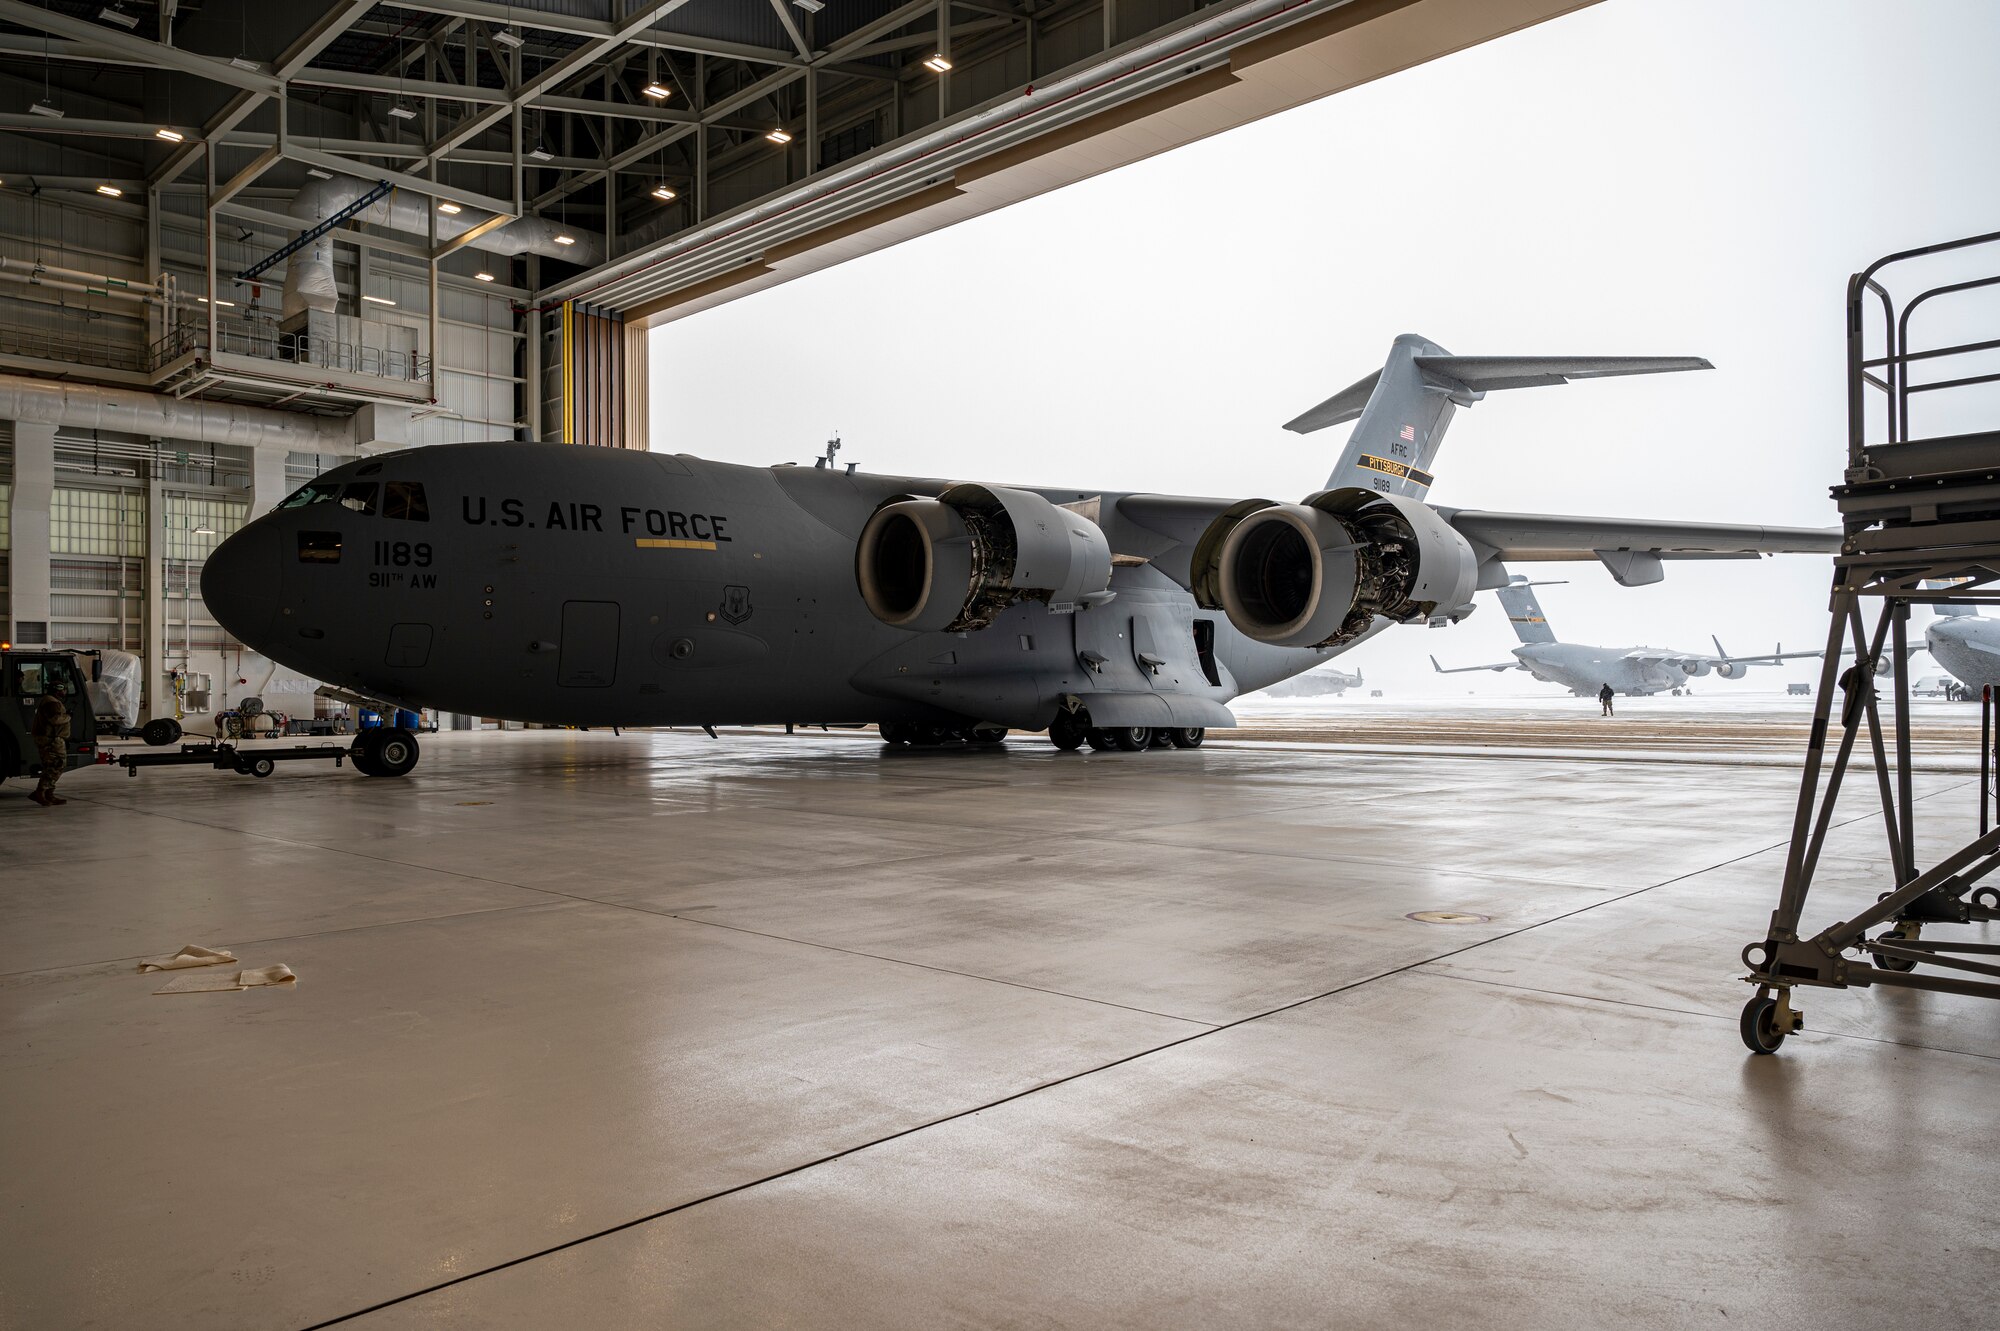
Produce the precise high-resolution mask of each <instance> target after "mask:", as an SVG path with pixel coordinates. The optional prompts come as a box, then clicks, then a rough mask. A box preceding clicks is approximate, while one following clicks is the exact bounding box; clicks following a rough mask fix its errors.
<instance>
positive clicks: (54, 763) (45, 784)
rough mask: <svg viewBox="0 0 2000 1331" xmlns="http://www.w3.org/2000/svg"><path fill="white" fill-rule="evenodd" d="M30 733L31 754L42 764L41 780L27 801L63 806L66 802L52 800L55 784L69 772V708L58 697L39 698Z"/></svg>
mask: <svg viewBox="0 0 2000 1331" xmlns="http://www.w3.org/2000/svg"><path fill="white" fill-rule="evenodd" d="M31 729H32V731H33V733H34V737H35V752H36V753H37V754H38V755H39V756H40V757H41V761H42V779H41V781H40V782H38V783H37V784H36V786H35V793H34V794H33V795H32V796H30V797H29V798H31V799H33V800H34V801H35V802H36V803H37V804H67V803H69V801H68V800H60V799H57V798H56V781H57V780H58V779H59V778H60V777H61V776H62V774H63V773H64V772H65V771H67V770H68V769H69V706H68V704H66V703H65V702H63V700H62V697H61V696H60V695H59V694H54V693H45V694H43V695H42V700H41V702H40V704H39V705H37V706H36V708H35V721H34V725H33V726H32V727H31Z"/></svg>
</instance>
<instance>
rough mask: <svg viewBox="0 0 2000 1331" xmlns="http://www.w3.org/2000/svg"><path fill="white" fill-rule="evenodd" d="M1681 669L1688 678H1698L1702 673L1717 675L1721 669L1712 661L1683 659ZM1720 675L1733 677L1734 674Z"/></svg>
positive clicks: (1720, 672)
mask: <svg viewBox="0 0 2000 1331" xmlns="http://www.w3.org/2000/svg"><path fill="white" fill-rule="evenodd" d="M1681 670H1682V671H1683V672H1684V673H1685V674H1686V675H1687V676H1688V678H1690V679H1700V678H1701V677H1702V676H1703V675H1707V674H1710V673H1714V674H1718V675H1721V674H1722V671H1721V670H1718V669H1717V668H1716V664H1715V663H1714V662H1713V661H1702V660H1690V661H1683V662H1681ZM1722 677H1723V678H1724V679H1734V678H1735V676H1734V675H1722Z"/></svg>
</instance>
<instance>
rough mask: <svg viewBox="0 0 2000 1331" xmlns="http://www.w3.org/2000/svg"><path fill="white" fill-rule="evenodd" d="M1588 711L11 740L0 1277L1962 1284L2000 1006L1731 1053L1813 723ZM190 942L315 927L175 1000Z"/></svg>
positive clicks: (1271, 1292)
mask: <svg viewBox="0 0 2000 1331" xmlns="http://www.w3.org/2000/svg"><path fill="white" fill-rule="evenodd" d="M1961 752H1962V753H1963V754H1964V756H1966V757H1970V756H1971V754H1972V753H1973V752H1974V750H1973V749H1972V747H1971V746H1970V745H1966V746H1964V747H1963V748H1962V749H1961ZM1607 756H1608V755H1602V754H1600V755H1598V756H1596V757H1593V756H1591V755H1588V754H1576V753H1570V754H1560V753H1555V754H1538V753H1534V752H1521V751H1505V750H1499V749H1477V748H1474V749H1466V750H1463V751H1461V752H1456V753H1440V752H1429V751H1423V750H1420V749H1409V750H1400V751H1399V750H1396V749H1393V748H1389V747H1382V748H1377V749H1369V748H1368V747H1366V746H1364V745H1350V746H1346V747H1341V748H1336V747H1332V746H1328V745H1324V744H1317V745H1316V744H1304V745H1283V744H1258V743H1241V742H1238V743H1231V742H1226V741H1223V740H1220V739H1218V740H1215V741H1211V743H1210V744H1209V745H1208V746H1207V747H1204V748H1202V749H1199V750H1194V751H1188V752H1181V751H1167V752H1154V753H1137V754H1124V753H1103V754H1095V753H1089V752H1087V751H1086V752H1085V753H1083V754H1058V753H1056V752H1055V751H1054V750H1053V749H1051V748H1050V747H1049V746H1048V745H1047V744H1046V743H1042V742H1039V741H1036V740H1023V739H1019V738H1017V739H1016V741H1015V742H1014V743H1012V744H1011V745H1009V746H1008V747H1007V748H1006V749H1004V750H974V751H963V752H959V751H941V752H940V751H933V752H911V751H901V752H892V751H885V750H884V749H883V748H882V747H881V746H880V745H879V744H876V743H874V742H872V741H870V740H867V739H864V738H861V737H858V736H856V737H850V736H840V735H830V736H820V735H810V736H807V735H800V736H796V737H790V738H787V737H785V736H783V735H782V734H777V733H765V734H757V733H735V734H730V733H725V735H724V737H723V739H722V740H720V741H711V740H709V739H708V738H706V737H705V736H702V735H700V734H698V733H697V734H689V733H679V732H676V733H652V734H634V733H628V734H626V735H624V736H622V737H614V736H612V735H609V734H601V733H590V734H571V733H527V734H509V735H498V734H488V735H463V736H449V735H448V736H444V737H440V738H439V739H437V740H435V741H430V742H427V749H426V752H425V755H424V759H423V765H422V766H421V767H420V768H419V770H418V771H417V772H416V773H415V774H414V775H413V776H411V777H410V778H408V779H405V780H402V781H368V780H364V779H362V778H359V777H357V776H355V775H353V774H352V773H351V772H349V771H344V770H343V771H334V770H332V769H330V768H328V769H321V768H320V765H319V764H295V765H291V766H289V767H282V768H281V769H280V771H279V773H278V775H276V776H274V777H273V778H272V779H271V780H268V781H255V780H250V779H246V778H242V777H236V776H224V775H218V774H215V773H212V772H207V771H197V770H193V769H171V770H159V771H153V772H147V773H145V774H143V775H141V776H140V777H139V778H137V779H132V780H128V779H127V778H125V777H124V776H122V775H114V774H112V773H110V772H108V771H102V770H100V771H95V772H87V773H82V774H78V775H75V776H73V777H72V778H71V779H69V780H68V781H67V782H66V783H65V785H64V791H65V793H66V794H67V795H68V796H69V797H70V799H71V803H70V804H69V805H68V806H67V807H66V808H65V809H62V810H56V811H44V810H41V809H38V808H36V807H34V806H33V805H31V804H29V802H28V801H27V799H26V797H25V792H24V791H22V790H21V789H19V788H18V787H17V786H10V788H9V789H8V790H6V791H4V792H0V842H4V845H5V847H6V851H7V871H6V875H5V889H4V892H0V937H4V938H5V939H6V940H7V947H6V953H5V957H4V960H5V962H6V970H7V971H8V972H10V973H9V974H7V975H6V976H5V977H4V978H0V1180H4V1195H5V1199H6V1205H5V1207H4V1209H3V1210H0V1214H4V1217H5V1226H4V1231H0V1326H5V1327H10V1328H12V1327H21V1328H29V1327H35V1328H39V1327H70V1326H78V1327H81V1326H102V1327H114V1326H115V1327H128V1326H146V1327H218V1326H228V1327H317V1326H325V1325H330V1324H341V1325H348V1326H355V1327H367V1328H371V1329H373V1328H391V1327H538V1328H539V1327H558V1326H590V1327H640V1326H645V1327H664V1326H673V1327H703V1328H707V1327H774V1326H795V1327H807V1326H813V1327H818V1326H839V1327H896V1328H936V1327H945V1326H964V1327H986V1326H1007V1327H1090V1328H1097V1327H1133V1328H1159V1327H1183V1326H1185V1327H1275V1326H1297V1327H1395V1326H1425V1327H1495V1326H1517V1327H1547V1326H1577V1327H1582V1326H1591V1327H1601V1326H1668V1325H1672V1326H1721V1325H1735V1326H1743V1325H1757V1326H1769V1327H1789V1326H1802V1325H1807V1324H1812V1325H1824V1324H1827V1323H1829V1322H1834V1321H1838V1322H1839V1323H1841V1324H1843V1325H1845V1326H1850V1327H1856V1326H1859V1327H1916V1326H1973V1325H1990V1324H1991V1323H1990V1321H1989V1318H1990V1315H1991V1310H1992V1307H1993V1293H1994V1276H1993V1266H1992V1259H1993V1257H1994V1255H1995V1252H1994V1250H1995V1246H1996V1243H1995V1233H1996V1231H1995V1228H1994V1224H1993V1219H1992V1213H1991V1201H1992V1198H1993V1196H1994V1195H1995V1193H1996V1191H2000V1165H1996V1163H1995V1156H1994V1153H1993V1151H1992V1149H1991V1148H1992V1132H1993V1113H1992V1110H1993V1104H1994V1091H1995V1088H1996V1085H2000V1080H1996V1079H2000V1021H1996V1013H1995V1011H1994V1009H1993V1008H1992V1007H1990V1006H1982V1005H1980V1004H1977V1003H1975V1002H1973V1001H1970V1000H1962V999H1955V998H1951V997H1947V996H1943V995H1936V994H1918V993H1911V992H1893V991H1891V992H1877V991H1872V990H1867V991H1850V992H1844V993H1830V994H1829V993H1814V992H1811V991H1804V998H1803V1000H1802V1001H1803V1004H1804V1006H1805V1007H1806V1010H1807V1013H1808V1016H1807V1023H1808V1030H1807V1032H1806V1033H1805V1034H1804V1035H1801V1036H1798V1037H1795V1038H1794V1040H1793V1041H1792V1042H1790V1043H1788V1044H1787V1046H1786V1048H1785V1050H1784V1052H1783V1053H1782V1054H1781V1055H1779V1056H1778V1057H1775V1058H1756V1057H1752V1056H1750V1055H1749V1054H1747V1053H1746V1052H1745V1050H1744V1049H1743V1047H1742V1045H1741V1044H1740V1043H1739V1041H1738V1038H1737V1032H1736V1028H1735V1027H1736V1019H1737V1013H1738V1010H1739V1008H1740V1006H1741V1004H1742V1002H1743V999H1744V993H1743V986H1742V985H1741V984H1740V983H1738V982H1737V981H1736V979H1735V978H1734V977H1735V974H1736V973H1737V971H1738V970H1739V963H1738V962H1737V959H1736V952H1737V951H1738V949H1739V948H1740V947H1741V945H1742V943H1743V942H1744V941H1747V940H1748V939H1750V938H1751V937H1753V936H1757V935H1759V934H1761V931H1762V928H1763V925H1764V922H1765V920H1766V918H1767V916H1768V913H1769V910H1770V907H1771V905H1772V902H1773V899H1774V892H1775V888H1776V884H1777V881H1778V872H1779V857H1780V855H1781V850H1780V845H1781V843H1782V841H1783V839H1784V836H1785V831H1786V826H1787V822H1788V817H1789V810H1790V808H1791V801H1792V797H1793V791H1794V782H1795V780H1796V769H1795V768H1794V767H1793V766H1791V765H1790V764H1789V763H1788V762H1787V761H1784V760H1782V759H1777V758H1771V759H1757V758H1745V757H1744V756H1743V755H1740V754H1704V753H1702V752H1687V751H1684V752H1681V753H1680V754H1678V755H1656V756H1655V757H1653V758H1645V757H1643V756H1642V757H1641V758H1640V759H1639V760H1625V761H1607V760H1605V758H1606V757H1607ZM308 769H311V770H308ZM1974 780H1975V778H1974V777H1972V776H1971V775H1968V774H1966V773H1964V772H1963V771H1951V770H1938V771H1935V772H1934V773H1932V774H1930V775H1926V776H1925V777H1923V778H1922V783H1921V785H1920V787H1919V789H1920V791H1921V792H1923V793H1924V794H1925V795H1926V796H1927V798H1926V799H1925V800H1924V802H1923V805H1922V806H1921V807H1923V808H1924V810H1925V811H1926V812H1925V824H1924V834H1925V835H1926V836H1930V837H1938V836H1946V835H1951V836H1957V835H1960V834H1961V833H1963V832H1964V830H1965V825H1966V824H1967V823H1968V822H1969V821H1970V820H1971V818H1972V817H1973V815H1974V811H1975V804H1974V796H1973V793H1972V789H1971V783H1972V782H1973V781H1974ZM1880 840H1881V833H1880V829H1879V825H1878V824H1877V822H1875V821H1874V820H1872V819H1871V818H1870V817H1868V816H1866V806H1865V805H1864V804H1861V803H1859V802H1857V803H1856V805H1855V807H1854V809H1853V811H1852V815H1851V819H1850V821H1848V822H1847V823H1846V824H1845V825H1843V826H1841V827H1839V828H1838V829H1837V830H1836V831H1835V832H1834V833H1833V835H1832V838H1831V841H1830V844H1829V848H1828V861H1829V864H1830V868H1831V872H1830V873H1827V872H1823V874H1822V880H1821V881H1822V886H1821V888H1820V889H1819V890H1820V891H1821V892H1823V893H1825V894H1826V895H1825V897H1823V898H1820V900H1821V901H1822V904H1823V905H1824V906H1825V908H1826V910H1828V911H1829V912H1831V911H1835V910H1842V909H1851V908H1852V906H1853V904H1854V903H1858V902H1860V901H1863V900H1866V899H1870V898H1872V894H1873V893H1874V892H1875V891H1876V890H1877V884H1878V882H1879V881H1880V880H1879V875H1880V874H1881V873H1882V872H1883V871H1884V869H1883V863H1882V860H1883V855H1882V853H1881V850H1880ZM1932 844H1938V843H1936V842H1933V843H1932ZM1425 911H1443V912H1448V913H1449V915H1448V917H1447V918H1457V917H1466V918H1462V919H1460V922H1456V923H1426V922H1423V921H1421V920H1418V919H1412V918H1410V917H1411V916H1412V915H1413V914H1416V913H1421V912H1425ZM1829 918H1830V916H1829ZM190 942H194V943H202V944H206V945H209V946H227V947H229V948H231V949H233V950H234V951H235V953H236V954H237V956H238V957H239V958H240V959H241V962H242V964H243V965H246V966H254V965H262V964H266V963H272V962H283V963H285V964H287V965H289V966H291V967H292V969H293V970H294V971H296V972H297V974H298V976H299V979H298V981H297V983H296V985H295V986H286V987H283V988H262V989H249V990H246V991H242V992H233V993H191V994H181V995H171V996H158V997H156V996H155V995H154V991H155V990H156V989H157V988H158V987H159V986H160V981H161V980H162V978H163V977H162V976H160V975H141V974H138V973H136V971H135V959H136V958H138V957H140V956H143V955H147V954H153V953H162V952H172V951H173V950H175V948H177V947H178V946H179V945H181V944H183V943H190Z"/></svg>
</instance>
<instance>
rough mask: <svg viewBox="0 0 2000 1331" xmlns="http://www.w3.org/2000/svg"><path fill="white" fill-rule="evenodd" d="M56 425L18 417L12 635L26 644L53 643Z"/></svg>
mask: <svg viewBox="0 0 2000 1331" xmlns="http://www.w3.org/2000/svg"><path fill="white" fill-rule="evenodd" d="M55 489H56V427H55V426H53V425H43V424H41V423H39V422H37V421H15V422H14V494H13V498H12V499H11V500H9V502H8V514H7V520H8V526H9V528H10V529H11V531H12V533H13V539H12V544H13V550H12V552H11V553H10V554H9V556H8V560H7V594H8V597H9V600H8V604H9V605H10V606H11V607H12V611H11V613H12V615H13V618H14V623H13V626H12V627H11V628H9V629H8V630H7V636H8V638H9V639H10V640H11V641H12V642H14V643H15V644H16V645H18V646H22V647H46V646H48V642H49V509H50V507H51V506H52V505H53V504H54V503H55Z"/></svg>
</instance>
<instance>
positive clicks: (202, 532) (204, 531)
mask: <svg viewBox="0 0 2000 1331" xmlns="http://www.w3.org/2000/svg"><path fill="white" fill-rule="evenodd" d="M188 535H190V536H213V535H215V528H213V527H196V528H194V529H193V530H191V531H190V532H188Z"/></svg>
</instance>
